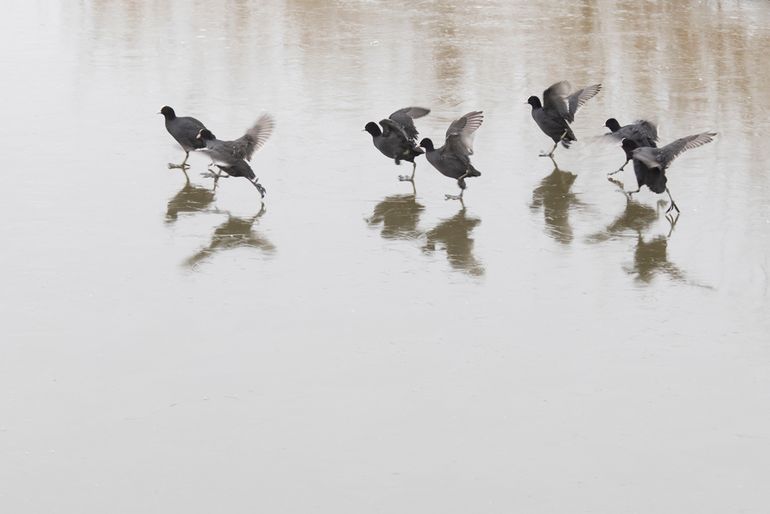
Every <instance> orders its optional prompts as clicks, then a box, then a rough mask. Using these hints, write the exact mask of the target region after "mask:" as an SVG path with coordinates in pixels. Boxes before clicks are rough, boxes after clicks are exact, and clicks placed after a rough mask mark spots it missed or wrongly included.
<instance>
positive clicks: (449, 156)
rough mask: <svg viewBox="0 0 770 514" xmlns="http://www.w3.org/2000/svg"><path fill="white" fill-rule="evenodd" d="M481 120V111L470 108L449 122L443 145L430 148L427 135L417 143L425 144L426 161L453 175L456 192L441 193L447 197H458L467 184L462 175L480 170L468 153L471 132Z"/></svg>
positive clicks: (455, 198) (471, 175) (451, 198)
mask: <svg viewBox="0 0 770 514" xmlns="http://www.w3.org/2000/svg"><path fill="white" fill-rule="evenodd" d="M483 121H484V115H483V112H482V111H472V112H469V113H468V114H466V115H465V116H463V117H461V118H459V119H457V120H455V121H453V122H452V124H451V125H449V129H447V131H446V141H445V143H444V146H442V147H440V148H434V147H433V141H431V140H430V139H428V138H425V139H423V140H422V141H420V146H421V147H423V148H425V158H426V159H428V162H429V163H431V164H432V165H433V167H434V168H436V169H437V170H439V171H440V172H441V174H442V175H444V176H446V177H449V178H453V179H457V185H458V187H459V188H460V194H459V195H444V196H445V198H446V199H447V200H460V201H462V199H463V193H464V192H465V188H466V187H467V186H466V185H465V179H466V178H470V177H480V176H481V172H480V171H479V170H477V169H476V168H474V167H473V165H472V164H471V159H470V156H471V155H473V136H474V133H475V132H476V130H477V129H478V128H479V127H480V126H481V123H482V122H483Z"/></svg>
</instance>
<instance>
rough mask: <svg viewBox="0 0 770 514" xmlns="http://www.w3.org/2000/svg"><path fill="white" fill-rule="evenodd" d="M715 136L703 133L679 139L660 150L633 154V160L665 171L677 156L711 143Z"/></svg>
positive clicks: (714, 133) (712, 133)
mask: <svg viewBox="0 0 770 514" xmlns="http://www.w3.org/2000/svg"><path fill="white" fill-rule="evenodd" d="M716 135H717V134H716V132H703V133H701V134H695V135H692V136H687V137H683V138H681V139H677V140H676V141H674V142H673V143H669V144H667V145H666V146H664V147H662V148H659V149H656V150H653V151H650V152H642V151H637V152H634V158H636V159H638V160H640V161H641V162H643V163H644V164H645V165H647V166H649V167H651V168H654V167H660V168H663V169H665V168H668V166H669V165H670V164H671V161H673V160H674V159H676V158H677V157H678V156H679V155H681V154H682V153H684V152H686V151H687V150H690V149H691V148H697V147H699V146H703V145H705V144H706V143H710V142H712V141H713V140H714V137H716ZM642 150H647V149H642Z"/></svg>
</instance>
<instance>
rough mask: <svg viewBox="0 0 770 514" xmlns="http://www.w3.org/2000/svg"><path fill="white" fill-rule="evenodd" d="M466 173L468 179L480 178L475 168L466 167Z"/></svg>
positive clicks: (479, 173)
mask: <svg viewBox="0 0 770 514" xmlns="http://www.w3.org/2000/svg"><path fill="white" fill-rule="evenodd" d="M467 173H468V176H469V177H480V176H481V172H480V171H479V170H477V169H476V168H474V167H473V166H470V165H469V166H468V171H467Z"/></svg>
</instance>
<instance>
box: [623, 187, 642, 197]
mask: <svg viewBox="0 0 770 514" xmlns="http://www.w3.org/2000/svg"><path fill="white" fill-rule="evenodd" d="M641 190H642V188H641V187H640V188H638V189H637V190H636V191H623V192H624V193H626V194H627V195H628V197H629V198H631V195H633V194H635V193H638V192H639V191H641Z"/></svg>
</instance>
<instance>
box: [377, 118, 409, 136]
mask: <svg viewBox="0 0 770 514" xmlns="http://www.w3.org/2000/svg"><path fill="white" fill-rule="evenodd" d="M380 125H382V135H383V137H390V136H397V137H399V138H400V139H403V140H404V141H409V140H410V137H409V136H408V135H407V133H406V130H405V129H404V127H403V126H402V125H401V124H400V123H398V122H396V121H393V120H391V119H390V118H386V119H384V120H380ZM415 132H416V131H415Z"/></svg>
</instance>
